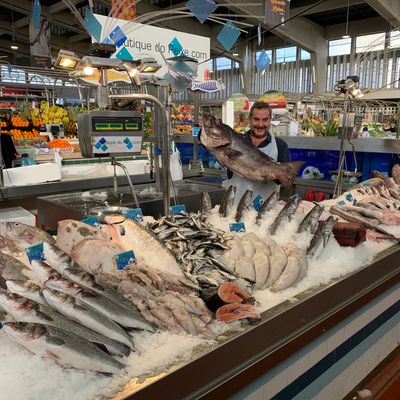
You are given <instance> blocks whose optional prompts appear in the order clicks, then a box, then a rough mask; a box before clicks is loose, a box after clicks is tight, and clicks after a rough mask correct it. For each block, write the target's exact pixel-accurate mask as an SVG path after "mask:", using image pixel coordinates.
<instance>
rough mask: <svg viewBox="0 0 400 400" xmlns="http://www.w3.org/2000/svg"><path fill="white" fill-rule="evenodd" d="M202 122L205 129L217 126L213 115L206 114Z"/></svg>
mask: <svg viewBox="0 0 400 400" xmlns="http://www.w3.org/2000/svg"><path fill="white" fill-rule="evenodd" d="M202 120H203V126H204V128H211V127H213V126H215V125H216V124H217V120H216V118H215V117H214V116H213V115H211V114H204V115H203V117H202Z"/></svg>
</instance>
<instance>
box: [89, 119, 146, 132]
mask: <svg viewBox="0 0 400 400" xmlns="http://www.w3.org/2000/svg"><path fill="white" fill-rule="evenodd" d="M92 127H93V130H94V131H95V132H115V131H118V132H139V131H141V130H142V119H141V118H139V117H93V119H92Z"/></svg>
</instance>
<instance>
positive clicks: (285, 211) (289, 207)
mask: <svg viewBox="0 0 400 400" xmlns="http://www.w3.org/2000/svg"><path fill="white" fill-rule="evenodd" d="M300 201H301V200H300V197H299V196H298V195H295V196H293V197H292V198H291V199H290V201H288V202H287V203H286V204H285V206H284V207H283V208H282V210H281V211H280V212H279V214H278V216H277V217H276V219H275V221H274V222H273V223H272V225H271V227H270V234H271V235H275V233H276V231H277V229H278V227H279V226H280V225H281V223H282V222H284V221H285V220H286V219H288V220H289V221H290V220H291V217H292V215H293V214H294V213H295V212H296V210H297V208H298V206H299V204H300Z"/></svg>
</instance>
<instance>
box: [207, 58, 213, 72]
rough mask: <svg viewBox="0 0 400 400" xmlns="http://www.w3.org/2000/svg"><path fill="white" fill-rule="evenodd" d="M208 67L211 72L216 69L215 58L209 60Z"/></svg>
mask: <svg viewBox="0 0 400 400" xmlns="http://www.w3.org/2000/svg"><path fill="white" fill-rule="evenodd" d="M208 68H209V69H210V72H213V71H214V62H213V60H210V61H209V62H208Z"/></svg>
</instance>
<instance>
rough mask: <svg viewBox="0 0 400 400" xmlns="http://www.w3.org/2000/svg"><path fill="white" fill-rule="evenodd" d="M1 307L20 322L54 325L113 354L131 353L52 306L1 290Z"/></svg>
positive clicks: (119, 344)
mask: <svg viewBox="0 0 400 400" xmlns="http://www.w3.org/2000/svg"><path fill="white" fill-rule="evenodd" d="M0 307H1V308H3V309H4V310H5V311H6V312H8V314H10V315H11V316H12V317H13V318H14V319H15V320H16V321H18V322H29V323H37V324H42V325H50V326H54V327H56V328H58V329H62V330H64V331H67V332H73V333H74V334H76V335H78V336H81V337H83V338H85V339H86V340H89V341H90V342H94V343H98V344H101V345H103V346H104V347H105V348H106V349H107V350H108V351H109V352H110V353H111V354H116V355H120V356H126V355H128V354H129V351H130V350H129V348H128V347H126V346H125V345H123V344H121V343H118V342H115V341H114V340H111V339H109V338H107V337H105V336H103V335H101V334H99V333H97V332H94V331H92V330H90V329H88V328H86V327H84V326H82V325H80V324H77V323H76V322H74V321H71V320H70V319H68V318H66V317H64V316H63V315H61V314H60V313H58V312H57V311H55V310H53V309H52V308H50V307H45V306H43V305H41V304H38V303H36V302H35V301H32V300H28V299H26V298H24V297H21V296H19V295H16V294H11V293H7V292H0Z"/></svg>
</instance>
